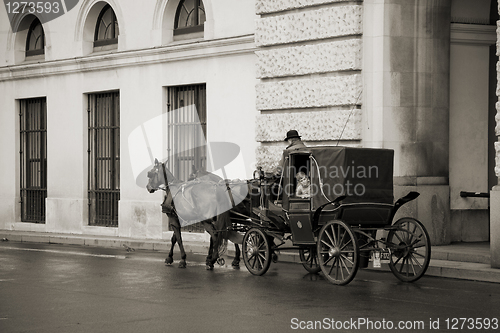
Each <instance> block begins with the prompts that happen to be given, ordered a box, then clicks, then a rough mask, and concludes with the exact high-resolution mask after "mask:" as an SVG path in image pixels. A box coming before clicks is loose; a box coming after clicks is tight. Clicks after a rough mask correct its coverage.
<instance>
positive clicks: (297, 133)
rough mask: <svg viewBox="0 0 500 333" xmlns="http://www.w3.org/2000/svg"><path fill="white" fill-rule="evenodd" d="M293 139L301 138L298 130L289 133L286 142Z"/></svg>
mask: <svg viewBox="0 0 500 333" xmlns="http://www.w3.org/2000/svg"><path fill="white" fill-rule="evenodd" d="M292 138H300V135H299V132H297V131H296V130H290V131H288V132H287V133H286V138H285V140H284V141H287V140H288V139H292Z"/></svg>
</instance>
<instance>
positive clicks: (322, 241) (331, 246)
mask: <svg viewBox="0 0 500 333" xmlns="http://www.w3.org/2000/svg"><path fill="white" fill-rule="evenodd" d="M321 243H323V244H325V245H326V246H328V247H329V248H330V249H334V248H335V246H333V245H330V244H328V243H327V242H325V241H324V240H321ZM326 253H328V252H326Z"/></svg>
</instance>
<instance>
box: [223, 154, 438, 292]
mask: <svg viewBox="0 0 500 333" xmlns="http://www.w3.org/2000/svg"><path fill="white" fill-rule="evenodd" d="M393 159H394V152H393V151H392V150H389V149H369V148H350V147H311V148H304V149H301V150H295V151H284V165H283V172H282V175H281V177H279V178H276V177H267V176H266V175H265V174H264V173H263V172H261V171H259V172H257V174H256V176H255V177H254V178H255V179H254V181H252V182H250V184H251V186H250V191H249V192H250V193H249V196H248V200H247V201H245V202H243V203H241V204H240V205H239V206H238V207H236V208H234V209H233V210H232V211H231V215H232V229H233V230H235V231H240V232H244V237H243V244H242V253H243V259H244V262H245V265H246V267H247V268H248V270H249V271H250V273H252V274H254V275H263V274H265V273H266V272H267V270H268V269H269V266H270V264H271V262H272V261H273V260H276V252H278V251H280V250H285V249H286V250H290V249H296V250H298V251H299V256H300V259H301V262H302V265H303V266H304V268H305V269H306V270H307V271H309V272H311V273H318V272H320V271H322V272H323V274H324V275H325V277H326V278H327V279H328V280H329V281H330V282H332V283H334V284H338V285H345V284H348V283H349V282H351V281H352V279H353V278H354V277H355V275H356V273H357V271H358V268H360V267H361V268H365V267H367V265H368V263H369V261H371V262H372V265H378V264H379V262H380V261H382V262H384V261H385V262H388V265H389V267H390V269H391V271H392V272H393V273H394V275H395V276H396V277H397V278H398V279H400V280H402V281H406V282H412V281H416V280H418V279H419V278H420V277H422V276H423V275H424V273H425V271H426V270H427V267H428V265H429V261H430V255H431V246H430V240H429V236H428V233H427V231H426V229H425V227H424V225H423V224H422V223H421V222H419V221H418V220H416V219H414V218H411V217H402V218H399V219H397V220H395V216H396V212H397V211H398V209H399V208H400V207H401V206H402V205H404V204H405V203H407V202H409V201H411V200H414V199H416V198H417V197H418V195H419V193H417V192H410V193H409V194H408V195H406V196H405V197H402V198H400V199H398V200H397V201H396V202H395V203H394V195H393ZM299 172H302V173H303V174H300V175H301V176H303V175H305V176H306V177H307V178H308V179H309V180H310V186H309V195H303V196H298V195H297V191H296V190H297V187H298V184H297V177H296V176H297V174H298V173H299ZM290 243H291V245H290Z"/></svg>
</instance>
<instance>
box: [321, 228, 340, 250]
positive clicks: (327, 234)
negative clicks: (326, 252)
mask: <svg viewBox="0 0 500 333" xmlns="http://www.w3.org/2000/svg"><path fill="white" fill-rule="evenodd" d="M325 235H326V236H327V237H328V239H329V240H330V244H332V245H329V244H327V243H326V242H325V241H323V240H321V242H323V243H324V244H326V245H328V246H329V247H330V248H333V247H334V246H335V244H337V242H335V241H334V240H333V239H332V237H331V236H330V234H329V233H328V231H327V230H325ZM333 237H334V238H335V234H333Z"/></svg>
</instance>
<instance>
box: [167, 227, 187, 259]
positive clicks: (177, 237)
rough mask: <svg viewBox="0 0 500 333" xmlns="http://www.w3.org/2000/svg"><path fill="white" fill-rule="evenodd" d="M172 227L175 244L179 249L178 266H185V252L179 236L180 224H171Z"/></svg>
mask: <svg viewBox="0 0 500 333" xmlns="http://www.w3.org/2000/svg"><path fill="white" fill-rule="evenodd" d="M171 226H172V229H174V235H175V237H176V239H177V244H179V250H180V251H181V261H180V262H179V268H186V252H185V251H184V245H183V244H182V237H181V226H180V224H179V225H173V224H171Z"/></svg>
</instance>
